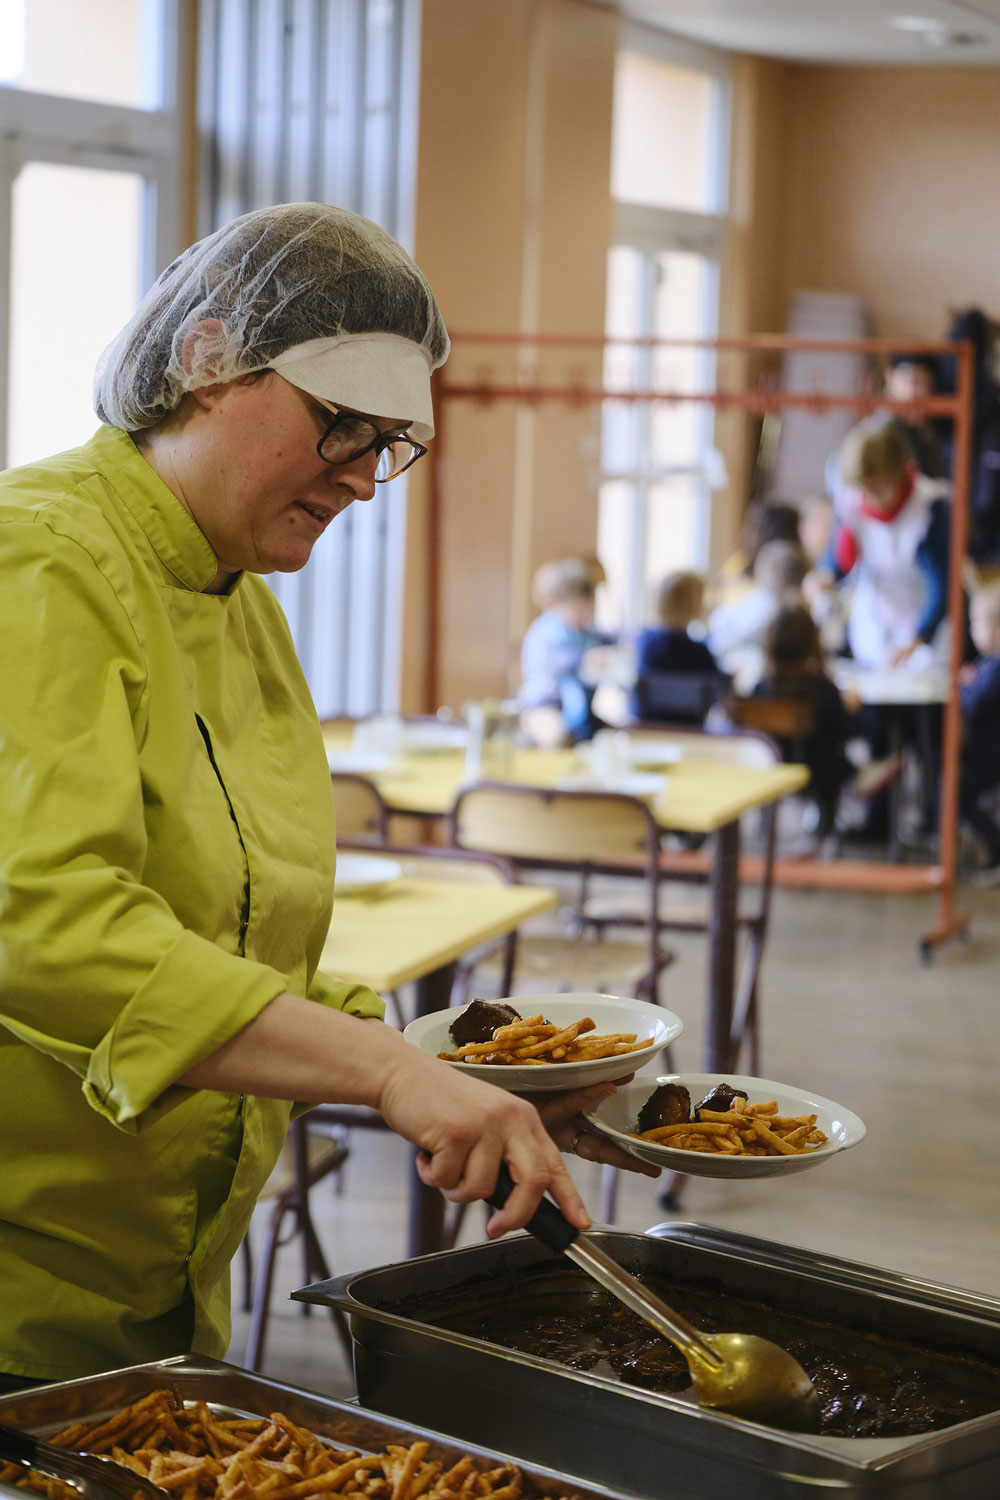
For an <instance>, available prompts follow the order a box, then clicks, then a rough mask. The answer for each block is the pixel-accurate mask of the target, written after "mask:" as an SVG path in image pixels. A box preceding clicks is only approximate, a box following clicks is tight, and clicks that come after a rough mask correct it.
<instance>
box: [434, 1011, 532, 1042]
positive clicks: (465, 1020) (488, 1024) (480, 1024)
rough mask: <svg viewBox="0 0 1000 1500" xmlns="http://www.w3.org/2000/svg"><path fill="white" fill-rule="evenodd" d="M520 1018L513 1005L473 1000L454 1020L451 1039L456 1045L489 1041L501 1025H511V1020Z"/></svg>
mask: <svg viewBox="0 0 1000 1500" xmlns="http://www.w3.org/2000/svg"><path fill="white" fill-rule="evenodd" d="M520 1019H521V1017H520V1016H519V1015H518V1013H517V1011H516V1010H515V1009H514V1007H513V1006H512V1005H501V1004H499V1003H498V1002H494V1001H491V1000H472V1001H470V1003H469V1004H468V1005H467V1006H466V1007H465V1009H464V1010H463V1012H462V1014H461V1015H460V1016H456V1018H455V1020H454V1021H453V1022H452V1024H451V1039H452V1041H453V1042H454V1043H455V1046H456V1047H467V1046H468V1045H469V1043H470V1042H488V1041H489V1040H490V1038H491V1037H492V1035H493V1033H494V1032H495V1031H497V1030H498V1029H499V1028H500V1027H501V1026H509V1025H510V1023H511V1021H519V1020H520Z"/></svg>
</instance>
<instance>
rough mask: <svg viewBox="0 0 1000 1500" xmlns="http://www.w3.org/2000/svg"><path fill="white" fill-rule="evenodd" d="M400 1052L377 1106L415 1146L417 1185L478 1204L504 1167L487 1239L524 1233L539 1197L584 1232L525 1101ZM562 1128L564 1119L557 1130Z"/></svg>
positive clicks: (581, 1214)
mask: <svg viewBox="0 0 1000 1500" xmlns="http://www.w3.org/2000/svg"><path fill="white" fill-rule="evenodd" d="M404 1047H405V1051H404V1052H403V1053H402V1054H401V1055H400V1056H399V1057H398V1058H397V1059H395V1060H394V1062H395V1065H394V1066H393V1067H392V1069H391V1070H390V1071H389V1073H388V1076H387V1078H386V1081H385V1083H384V1085H383V1088H382V1090H381V1092H380V1095H379V1099H378V1102H377V1104H376V1108H377V1109H378V1111H379V1113H380V1114H381V1115H382V1117H383V1119H384V1120H385V1121H386V1123H387V1124H388V1125H390V1126H391V1127H392V1129H393V1130H395V1131H398V1133H399V1134H400V1135H403V1136H405V1137H406V1139H407V1140H409V1141H412V1142H413V1143H414V1144H415V1145H417V1146H419V1147H420V1148H421V1153H422V1154H421V1155H420V1156H418V1158H417V1172H418V1173H419V1176H420V1180H421V1181H422V1182H423V1183H425V1184H426V1185H427V1186H428V1187H435V1188H438V1189H439V1190H440V1191H441V1192H442V1193H443V1194H444V1196H445V1197H446V1198H448V1199H450V1200H451V1201H452V1202H455V1203H468V1202H472V1201H474V1200H475V1199H477V1198H482V1199H485V1198H487V1197H488V1196H489V1194H490V1193H492V1191H493V1189H494V1188H495V1186H496V1181H497V1175H498V1173H499V1170H500V1163H501V1162H506V1163H507V1166H508V1167H509V1169H510V1174H511V1176H512V1177H513V1179H514V1182H515V1188H514V1191H513V1193H511V1195H510V1197H509V1198H508V1199H507V1202H506V1203H505V1204H504V1206H503V1208H502V1209H499V1210H497V1212H496V1213H494V1214H493V1216H492V1218H491V1219H490V1220H489V1222H488V1223H487V1226H486V1232H487V1234H488V1235H490V1236H491V1237H495V1236H498V1235H501V1234H506V1233H507V1232H508V1231H509V1230H511V1229H521V1228H523V1227H524V1225H525V1224H526V1223H527V1222H528V1220H529V1219H530V1218H531V1216H532V1214H533V1213H534V1211H535V1209H536V1208H537V1207H538V1204H539V1202H540V1200H541V1198H542V1196H543V1195H544V1194H545V1193H546V1192H548V1193H550V1194H551V1196H552V1197H553V1199H554V1200H555V1202H556V1203H558V1205H559V1207H560V1208H561V1209H562V1211H563V1213H564V1214H565V1215H566V1218H567V1219H569V1221H570V1223H572V1224H575V1225H576V1227H577V1228H578V1229H589V1228H590V1223H591V1220H590V1216H589V1214H588V1213H587V1210H586V1208H585V1206H584V1203H583V1199H582V1198H581V1197H580V1194H579V1193H578V1192H577V1190H576V1187H575V1186H574V1183H573V1180H572V1178H571V1177H570V1175H569V1172H568V1171H567V1170H566V1166H565V1164H564V1162H563V1160H562V1157H561V1156H560V1154H559V1150H558V1148H557V1145H556V1143H555V1141H554V1140H553V1139H552V1138H551V1137H550V1135H549V1133H548V1131H547V1129H546V1125H545V1123H544V1122H543V1119H542V1116H541V1114H540V1112H539V1111H538V1110H537V1109H536V1108H535V1107H534V1106H533V1105H532V1104H529V1103H528V1102H527V1101H526V1100H524V1099H521V1098H518V1096H517V1095H515V1094H511V1093H508V1092H507V1091H506V1090H505V1089H499V1088H496V1087H495V1085H493V1084H491V1083H483V1082H481V1081H480V1080H479V1079H478V1078H470V1077H467V1076H465V1075H463V1074H461V1073H459V1072H458V1071H457V1069H455V1068H452V1067H449V1065H448V1064H447V1063H443V1062H439V1061H438V1060H437V1059H436V1058H433V1057H429V1056H428V1055H427V1054H426V1053H422V1052H420V1051H419V1050H418V1049H417V1048H416V1047H410V1046H406V1045H405V1044H404ZM593 1093H594V1091H593V1090H585V1091H584V1092H583V1094H581V1095H574V1096H573V1097H574V1098H584V1097H586V1099H587V1100H589V1099H590V1096H591V1095H592V1094H593ZM575 1112H576V1110H575V1108H574V1110H573V1113H575ZM567 1125H568V1117H567V1116H566V1115H565V1114H564V1115H563V1122H562V1126H563V1130H564V1132H565V1127H566V1126H567ZM594 1160H597V1157H594Z"/></svg>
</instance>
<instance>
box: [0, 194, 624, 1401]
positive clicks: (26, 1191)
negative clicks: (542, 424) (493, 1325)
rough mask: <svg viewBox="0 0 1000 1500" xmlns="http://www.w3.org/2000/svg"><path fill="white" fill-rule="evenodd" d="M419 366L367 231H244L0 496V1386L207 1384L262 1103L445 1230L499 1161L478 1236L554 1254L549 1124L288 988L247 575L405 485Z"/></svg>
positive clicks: (305, 550) (426, 365) (301, 785)
mask: <svg viewBox="0 0 1000 1500" xmlns="http://www.w3.org/2000/svg"><path fill="white" fill-rule="evenodd" d="M447 350H448V339H447V334H446V332H445V329H444V325H443V323H442V320H441V316H440V314H439V312H438V309H437V306H436V303H435V301H434V298H433V295H432V293H431V291H430V288H429V287H428V285H427V283H426V281H425V280H424V278H423V276H422V275H421V273H420V271H419V270H418V269H417V267H416V266H415V265H414V264H413V262H412V261H411V260H410V259H409V257H408V256H407V255H406V254H405V252H404V251H403V250H402V249H401V248H400V247H399V245H397V244H396V242H395V241H394V240H393V239H392V238H391V237H390V236H389V235H387V234H386V233H384V231H382V230H381V229H379V228H378V227H377V226H376V225H374V224H372V223H369V222H368V221H367V220H365V219H362V218H360V217H358V216H357V215H355V214H351V213H348V212H346V211H343V210H340V209H335V208H331V207H328V206H326V205H320V204H285V205H282V206H280V207H276V208H272V209H265V210H261V211H258V212H254V213H251V214H247V215H244V216H243V217H242V218H240V219H237V220H235V221H234V222H233V223H232V224H229V225H227V226H225V227H224V228H223V229H220V230H219V231H217V232H216V233H215V234H212V235H210V236H209V237H208V238H207V239H205V240H202V241H201V242H199V243H198V244H197V245H195V246H193V247H192V248H191V249H189V250H187V251H186V252H185V253H184V254H183V255H181V256H179V257H178V259H177V260H176V261H174V263H173V264H172V265H171V266H169V267H168V268H167V270H166V271H164V272H163V274H162V275H161V276H160V278H159V280H158V281H157V283H156V284H155V286H154V287H153V288H152V289H151V291H150V292H149V293H148V295H147V296H146V298H145V299H144V301H143V302H142V304H141V305H140V307H139V309H138V311H137V312H136V314H135V316H134V317H133V319H132V321H131V322H130V323H129V325H128V326H127V327H126V328H125V329H124V330H123V332H122V333H121V334H120V335H119V337H118V338H117V339H116V340H115V341H114V343H113V344H112V345H111V347H110V348H109V350H108V351H107V352H106V354H105V356H104V357H103V360H102V363H101V366H100V367H99V370H98V374H97V380H96V385H95V404H96V408H97V413H98V416H99V417H100V419H101V421H102V423H103V424H104V425H102V426H101V428H100V429H99V431H98V432H97V434H96V436H95V437H93V438H92V439H91V440H90V441H89V442H87V443H85V444H84V445H83V446H82V447H80V448H77V449H74V450H72V451H70V452H67V453H62V454H60V455H58V456H57V457H55V458H52V459H49V460H47V461H45V462H42V463H38V464H33V465H29V466H28V467H25V468H21V469H17V470H12V471H8V472H7V473H6V474H5V475H3V476H2V479H0V569H2V587H0V799H2V806H0V861H2V870H0V1161H2V1166H0V1381H2V1382H3V1383H4V1385H5V1386H6V1387H7V1388H8V1389H9V1388H11V1387H12V1386H14V1385H16V1384H18V1383H30V1382H32V1381H35V1380H57V1379H65V1378H69V1377H74V1376H80V1375H86V1374H90V1373H93V1372H95V1371H97V1370H101V1369H110V1368H115V1367H118V1366H121V1365H127V1364H131V1363H135V1362H137V1361H143V1360H148V1359H158V1358H162V1357H165V1356H168V1355H171V1354H177V1353H181V1352H184V1351H187V1350H193V1351H196V1352H199V1353H202V1354H205V1355H215V1356H221V1355H222V1354H224V1352H225V1350H226V1347H227V1343H228V1337H229V1285H228V1269H229V1263H230V1260H231V1258H232V1256H233V1254H234V1252H235V1251H236V1249H237V1247H238V1245H239V1243H240V1240H241V1238H242V1236H243V1234H244V1232H245V1230H246V1228H247V1224H248V1222H249V1219H250V1214H251V1211H252V1209H253V1206H254V1202H255V1200H256V1198H257V1196H258V1194H259V1192H260V1189H261V1187H262V1186H263V1184H264V1182H265V1180H266V1178H267V1176H268V1174H269V1173H270V1171H271V1169H272V1167H273V1165H274V1162H275V1160H276V1158H277V1155H278V1151H279V1148H280V1146H281V1143H282V1140H283V1138H284V1135H285V1132H286V1129H287V1126H288V1121H289V1116H290V1111H291V1108H292V1101H295V1100H308V1101H311V1102H340V1101H349V1102H354V1103H360V1104H366V1105H371V1106H373V1107H374V1108H376V1109H378V1110H379V1111H380V1112H381V1113H382V1114H383V1116H384V1117H385V1119H386V1120H387V1122H388V1123H389V1124H390V1125H391V1126H392V1127H393V1128H394V1129H395V1130H397V1131H399V1133H400V1134H401V1135H403V1136H405V1137H406V1139H407V1140H409V1141H411V1142H414V1143H415V1144H416V1145H418V1146H420V1147H422V1148H423V1151H424V1152H425V1153H426V1156H425V1158H424V1162H423V1165H422V1168H421V1171H422V1176H423V1177H424V1180H425V1181H426V1182H427V1183H429V1184H432V1185H434V1186H436V1187H439V1188H441V1189H442V1190H443V1191H445V1192H447V1193H448V1195H449V1196H451V1197H453V1198H455V1199H462V1200H466V1199H473V1198H477V1197H481V1196H483V1194H484V1193H485V1192H487V1191H488V1189H489V1188H490V1187H491V1185H492V1183H493V1181H494V1180H495V1176H496V1171H497V1167H498V1164H499V1162H500V1160H501V1159H502V1158H505V1159H506V1160H507V1161H508V1163H509V1164H510V1167H511V1170H512V1172H513V1175H514V1177H515V1179H516V1180H517V1182H518V1187H517V1190H516V1192H515V1193H514V1195H513V1196H512V1197H511V1199H510V1201H509V1202H508V1204H507V1206H506V1207H505V1209H504V1210H503V1212H501V1213H498V1214H496V1215H495V1216H494V1219H493V1221H492V1224H491V1229H492V1231H493V1232H494V1233H502V1232H503V1231H505V1230H508V1229H512V1228H515V1227H517V1226H519V1225H522V1224H523V1223H524V1222H525V1221H526V1219H527V1218H528V1217H529V1216H530V1214H531V1212H532V1210H533V1208H534V1206H535V1204H536V1203H537V1201H538V1199H539V1197H540V1195H541V1194H542V1192H543V1191H545V1190H548V1191H550V1192H551V1193H552V1194H553V1196H554V1197H555V1198H556V1199H557V1201H558V1202H559V1203H560V1204H561V1206H562V1207H563V1209H564V1210H565V1212H566V1213H567V1214H568V1215H569V1216H570V1217H571V1218H572V1219H573V1221H574V1222H575V1223H577V1224H579V1225H583V1226H585V1225H586V1224H587V1223H588V1219H587V1215H586V1211H585V1209H584V1206H583V1203H582V1202H581V1200H580V1198H579V1196H578V1195H577V1193H576V1191H575V1189H574V1187H573V1185H572V1183H571V1181H570V1179H569V1177H568V1175H567V1173H566V1170H565V1168H564V1166H563V1164H562V1161H561V1158H560V1155H559V1149H558V1148H559V1146H560V1145H561V1146H562V1147H564V1148H565V1147H567V1145H568V1143H569V1137H570V1136H573V1135H574V1133H575V1130H576V1126H575V1125H574V1123H573V1122H574V1119H575V1116H576V1110H577V1109H578V1108H579V1105H580V1096H574V1095H567V1096H565V1097H564V1101H563V1102H561V1103H559V1104H557V1105H556V1106H555V1108H554V1111H550V1112H549V1115H548V1118H547V1120H546V1119H543V1116H542V1115H540V1114H539V1112H538V1111H537V1110H536V1109H535V1108H533V1107H532V1106H531V1105H529V1104H528V1103H526V1102H524V1101H523V1100H519V1099H517V1098H514V1097H513V1096H512V1095H510V1094H508V1093H504V1092H502V1091H501V1090H499V1089H495V1088H492V1087H490V1086H489V1085H487V1084H483V1083H480V1082H477V1081H474V1080H469V1079H466V1078H463V1077H460V1076H458V1074H457V1073H456V1072H455V1070H453V1069H450V1068H448V1067H447V1066H446V1065H445V1064H443V1063H439V1062H438V1061H436V1060H435V1059H433V1058H429V1057H427V1056H425V1055H423V1054H421V1053H420V1052H419V1051H418V1050H417V1048H415V1047H410V1046H409V1045H407V1044H404V1043H403V1041H402V1039H401V1038H400V1036H399V1034H398V1033H396V1032H394V1031H392V1030H390V1029H389V1028H388V1027H383V1026H381V1025H378V1024H370V1022H371V1018H380V1017H381V1015H382V1004H381V1002H380V1001H379V1000H378V998H377V997H376V996H375V995H374V994H373V993H372V992H371V991H370V990H368V989H366V988H364V987H363V986H358V985H347V984H343V983H339V982H338V981H337V980H336V979H332V978H329V977H327V976H326V975H324V974H322V973H320V972H319V971H318V968H317V965H318V962H319V956H320V952H321V949H322V946H323V941H324V938H325V935H326V932H327V928H328V924H329V920H330V911H331V900H332V888H333V859H334V826H333V811H332V802H331V798H330V784H329V775H328V770H327V764H326V757H325V754H324V749H323V742H322V738H321V734H320V730H319V726H318V723H317V720H316V715H315V712H314V709H313V707H312V703H311V700H310V696H309V692H308V690H307V687H306V683H305V680H304V678H303V676H302V672H301V670H300V668H299V665H298V662H297V661H296V658H295V653H294V651H293V647H292V642H291V638H290V635H289V631H288V627H287V624H286V622H285V619H284V617H283V615H282V613H281V610H280V608H279V607H278V604H277V602H276V600H275V597H274V595H273V593H272V592H271V590H270V589H269V587H268V586H267V584H266V583H265V582H264V581H263V579H262V578H261V577H260V576H259V575H260V574H264V573H271V572H274V571H279V572H288V571H295V570H296V569H299V568H301V567H303V566H304V565H305V563H306V562H307V560H308V558H309V555H310V552H311V551H312V548H313V546H314V544H315V543H316V542H317V540H318V539H319V537H320V536H321V535H322V533H323V531H324V530H325V528H326V527H327V526H328V525H329V524H330V522H331V521H332V520H333V519H334V518H335V517H336V516H337V515H338V514H340V512H342V511H343V510H344V509H346V507H347V506H348V505H350V504H351V503H352V501H354V500H369V499H371V497H372V495H373V494H374V486H375V484H376V483H377V482H378V481H381V480H386V479H391V478H393V477H395V476H396V475H397V474H399V473H401V472H402V470H403V469H405V468H406V467H408V465H409V464H410V463H412V462H413V461H414V460H415V459H416V458H418V457H420V455H421V454H422V453H423V452H424V447H423V444H424V442H425V441H426V440H427V439H429V438H430V437H431V435H432V432H433V426H432V413H431V402H430V375H431V371H432V370H433V369H434V368H435V367H436V366H437V365H439V364H440V363H441V362H442V361H443V360H444V358H445V357H446V354H447ZM53 412H54V413H57V412H58V390H57V389H53ZM601 1092H603V1091H601ZM549 1131H551V1134H550V1133H549ZM591 1140H592V1145H591V1147H590V1150H589V1151H588V1154H593V1155H594V1156H595V1157H597V1156H598V1155H599V1154H600V1153H601V1152H603V1146H602V1145H600V1144H599V1143H598V1141H597V1139H596V1138H591Z"/></svg>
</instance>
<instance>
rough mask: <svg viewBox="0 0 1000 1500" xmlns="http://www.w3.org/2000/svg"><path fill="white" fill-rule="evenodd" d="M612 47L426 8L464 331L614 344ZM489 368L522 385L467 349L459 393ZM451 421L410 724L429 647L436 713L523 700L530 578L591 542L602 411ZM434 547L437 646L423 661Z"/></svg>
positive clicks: (415, 525)
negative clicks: (609, 297)
mask: <svg viewBox="0 0 1000 1500" xmlns="http://www.w3.org/2000/svg"><path fill="white" fill-rule="evenodd" d="M617 36H618V22H617V18H616V17H615V16H614V14H613V13H612V12H610V11H606V10H603V9H599V8H596V7H591V6H588V5H583V4H580V3H578V0H504V3H503V4H502V5H498V4H496V3H495V0H424V5H423V37H422V48H421V50H422V77H421V99H422V103H421V120H420V172H419V180H418V192H417V203H418V218H417V230H416V245H415V249H416V258H417V260H418V262H419V264H420V265H421V266H422V267H423V269H424V270H425V271H426V273H427V275H428V277H429V279H430V281H431V284H432V285H433V286H434V288H435V291H436V292H437V294H438V297H439V299H440V302H441V307H442V310H443V312H444V316H445V319H446V321H447V323H448V326H449V328H450V329H452V330H453V332H455V333H463V332H464V333H473V332H476V333H479V332H483V331H497V332H505V333H513V332H518V331H520V332H522V333H523V332H539V333H547V334H553V333H555V334H560V333H573V334H577V333H592V334H595V335H598V336H600V334H601V332H602V330H603V321H604V280H605V266H606V257H607V245H608V239H609V232H610V201H609V195H608V182H609V172H610V139H611V130H610V126H611V96H612V85H613V71H614V55H615V49H616V45H617ZM581 363H582V364H583V365H584V366H585V365H586V363H587V362H586V361H585V360H584V361H582V362H581V359H580V356H578V355H573V356H570V357H569V358H568V359H563V360H561V361H559V362H557V363H556V364H550V367H549V371H548V375H547V378H551V379H553V380H559V382H560V383H565V379H566V378H569V377H570V375H571V373H572V372H575V371H576V368H577V367H578V366H580V365H581ZM484 365H488V366H489V367H490V369H491V371H492V373H493V376H494V378H495V377H496V376H498V375H500V374H503V375H505V376H509V375H510V374H511V373H512V371H513V363H512V359H511V356H510V354H509V352H505V351H498V350H490V349H488V348H484V347H482V346H480V347H477V348H475V349H463V347H462V346H460V345H459V346H458V347H456V351H455V353H454V354H453V356H452V359H451V360H450V361H449V365H448V367H447V379H448V380H449V382H451V383H453V384H454V383H457V382H459V381H461V380H471V379H474V378H475V377H476V375H477V373H478V372H480V371H481V370H482V367H483V366H484ZM591 368H593V366H592V364H591ZM445 418H446V432H445V433H444V434H443V435H444V439H445V442H444V451H445V455H446V465H447V480H446V484H445V485H444V486H443V490H442V511H441V513H440V516H439V517H438V525H437V528H436V530H434V531H433V532H432V526H433V522H434V517H433V515H432V511H431V504H430V498H429V495H428V492H427V489H426V475H425V476H424V478H423V481H422V483H421V485H420V486H418V485H417V484H414V486H413V502H412V506H411V523H410V546H409V547H408V580H407V606H406V615H407V620H408V629H407V635H406V653H405V663H404V706H405V707H408V708H413V707H417V706H423V704H424V702H425V701H426V700H425V694H426V684H427V666H428V650H429V649H431V644H433V645H434V646H435V648H436V674H435V681H434V682H433V684H432V687H431V693H432V696H433V697H434V698H435V699H436V701H437V702H442V703H451V704H453V705H456V706H457V705H459V704H460V703H461V702H462V701H463V700H464V699H465V698H468V697H472V696H482V695H485V694H503V693H505V692H507V691H509V690H510V689H512V688H513V687H514V686H516V681H517V671H516V652H517V645H518V643H519V641H520V637H521V635H522V633H523V630H524V627H525V626H526V624H527V622H528V620H529V619H530V617H531V613H532V611H531V606H530V601H529V598H528V585H529V582H530V577H531V574H532V572H533V570H534V568H535V567H536V566H537V565H538V563H540V562H542V561H544V560H545V559H547V558H549V557H552V556H554V555H559V554H560V553H565V552H569V551H575V550H578V551H589V550H592V549H593V547H594V543H595V537H596V528H597V520H596V517H597V485H596V462H595V448H596V434H597V413H596V408H595V409H591V410H590V411H587V412H582V413H581V412H579V411H576V410H573V409H571V408H569V407H568V406H567V405H565V404H563V403H560V404H558V405H550V404H546V405H545V406H544V407H540V408H539V409H538V410H537V411H532V410H525V409H521V410H520V412H519V413H518V414H516V415H515V411H514V408H513V406H512V405H510V404H502V405H501V404H498V405H493V406H490V407H485V408H484V407H482V406H476V405H473V404H471V403H468V402H466V401H457V400H453V401H451V402H450V403H449V404H448V407H447V410H446V412H445ZM543 427H544V432H545V436H544V441H540V440H539V431H540V430H541V429H542V428H543ZM435 538H436V543H435ZM434 545H436V546H437V549H438V555H437V558H436V569H437V574H438V576H439V578H440V590H439V599H438V609H439V619H440V629H439V632H438V636H437V641H436V643H428V642H427V641H426V634H427V631H426V621H427V614H428V608H429V600H428V579H429V577H430V576H432V574H433V571H434V560H433V559H432V558H431V556H430V549H431V548H432V547H433V546H434Z"/></svg>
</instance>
